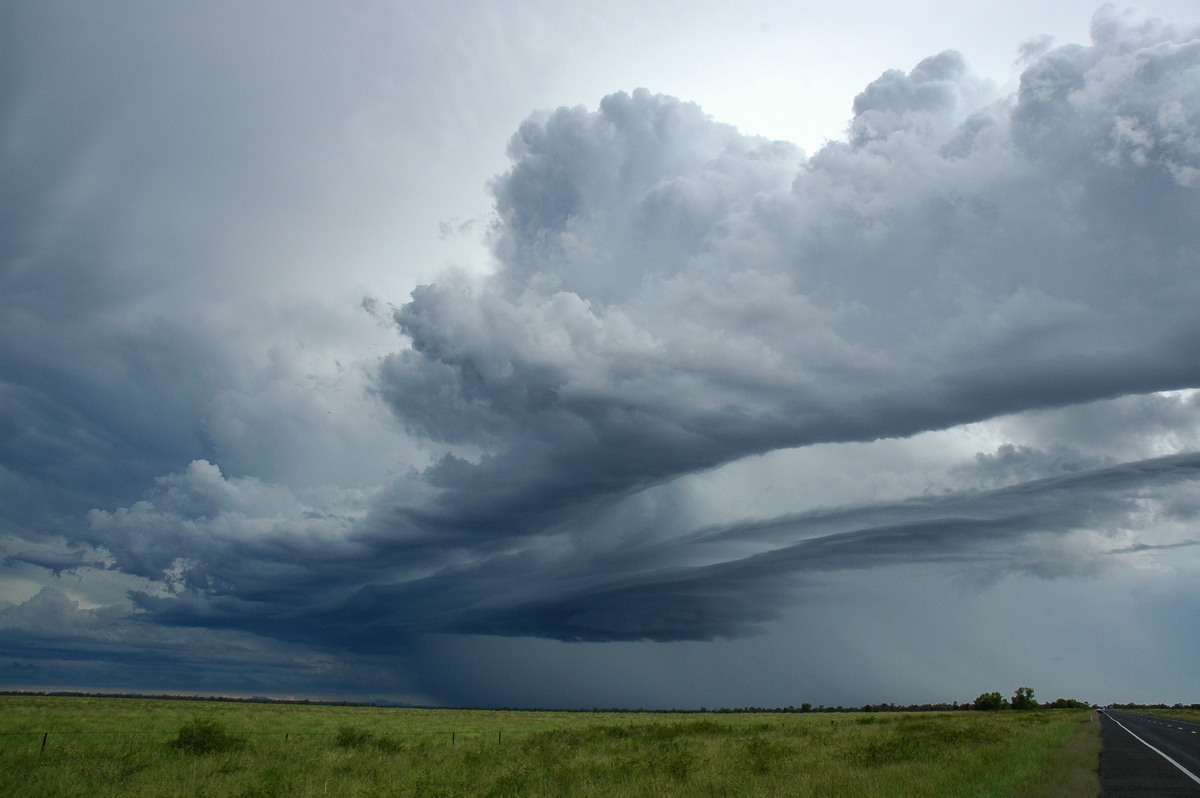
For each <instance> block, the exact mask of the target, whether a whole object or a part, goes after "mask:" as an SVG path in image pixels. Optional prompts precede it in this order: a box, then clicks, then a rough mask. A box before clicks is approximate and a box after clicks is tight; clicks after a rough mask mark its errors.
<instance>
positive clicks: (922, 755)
mask: <svg viewBox="0 0 1200 798" xmlns="http://www.w3.org/2000/svg"><path fill="white" fill-rule="evenodd" d="M1091 716H1092V713H1091V712H1090V711H1087V710H1047V711H1039V712H1000V713H976V712H958V713H886V714H885V713H880V714H825V713H813V714H740V713H739V714H707V715H688V714H650V713H632V714H622V713H562V712H504V711H469V710H423V709H392V708H372V707H325V706H306V705H285V704H238V703H217V702H190V701H168V700H151V699H115V698H112V699H103V698H73V697H32V696H0V794H3V795H6V796H60V795H61V796H67V795H88V796H93V795H94V796H127V795H128V796H143V795H144V796H243V798H251V797H254V796H320V795H340V796H345V795H358V796H376V795H378V796H384V795H387V796H409V795H411V796H497V797H499V796H561V795H574V796H626V795H633V796H640V795H645V796H650V795H654V796H672V795H680V796H683V795H688V796H693V795H703V796H785V795H807V796H889V798H890V797H892V796H947V795H949V796H981V797H982V796H996V798H1000V797H1001V796H1054V795H1061V796H1066V795H1071V796H1076V795H1095V794H1096V791H1095V790H1092V791H1091V792H1088V791H1087V790H1088V789H1091V788H1090V787H1088V786H1087V785H1089V784H1091V783H1094V781H1095V765H1096V761H1095V755H1096V752H1097V751H1098V748H1095V747H1089V745H1091V741H1092V740H1095V739H1097V733H1096V724H1095V722H1094V720H1093V719H1092V717H1091ZM47 731H48V732H50V734H49V736H48V737H47V738H46V747H45V750H44V751H42V749H41V745H42V739H43V737H42V735H43V733H44V732H47ZM68 732H73V733H68ZM114 732H120V733H114ZM1080 774H1082V781H1080V780H1072V779H1073V777H1074V776H1079V775H1080ZM1089 779H1090V781H1089ZM1081 785H1083V786H1081Z"/></svg>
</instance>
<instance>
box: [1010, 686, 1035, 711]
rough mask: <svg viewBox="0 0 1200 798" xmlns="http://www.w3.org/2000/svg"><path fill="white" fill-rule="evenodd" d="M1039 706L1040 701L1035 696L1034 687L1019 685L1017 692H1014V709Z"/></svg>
mask: <svg viewBox="0 0 1200 798" xmlns="http://www.w3.org/2000/svg"><path fill="white" fill-rule="evenodd" d="M1037 706H1038V702H1037V701H1035V700H1034V698H1033V688H1032V687H1018V688H1017V692H1015V693H1013V697H1012V708H1013V709H1037Z"/></svg>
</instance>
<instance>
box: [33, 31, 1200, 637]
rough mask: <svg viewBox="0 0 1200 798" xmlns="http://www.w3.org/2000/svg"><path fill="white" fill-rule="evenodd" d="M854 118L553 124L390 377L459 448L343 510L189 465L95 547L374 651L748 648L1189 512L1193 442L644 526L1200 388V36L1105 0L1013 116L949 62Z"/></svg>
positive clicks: (397, 318) (598, 116)
mask: <svg viewBox="0 0 1200 798" xmlns="http://www.w3.org/2000/svg"><path fill="white" fill-rule="evenodd" d="M854 110H855V117H854V119H853V120H852V121H851V122H850V125H849V129H848V136H847V138H846V140H845V141H842V142H834V143H830V144H828V145H827V146H825V147H824V148H822V149H821V150H820V151H818V152H817V153H815V154H813V155H812V156H811V157H806V156H805V155H804V154H803V153H801V152H800V151H799V150H798V149H797V148H795V147H793V146H791V145H789V144H787V143H783V142H772V141H767V140H763V139H760V138H756V137H753V136H746V135H743V134H742V133H740V132H738V131H737V130H736V129H734V128H732V127H730V126H728V125H723V124H720V123H718V122H716V121H714V120H712V119H710V118H709V117H707V116H706V115H705V114H704V113H703V112H702V111H701V110H700V109H699V108H698V107H696V106H694V105H692V104H689V103H686V102H682V101H680V100H677V99H674V98H671V97H666V96H661V95H654V94H651V93H650V92H647V91H643V90H638V91H635V92H633V93H632V94H625V93H618V94H613V95H610V96H609V97H606V98H605V99H603V100H602V101H601V103H600V106H599V108H598V109H597V110H595V111H589V110H586V109H583V108H562V109H558V110H556V111H553V112H550V113H545V114H538V115H535V116H533V117H531V118H530V119H528V120H527V121H526V122H525V123H523V124H522V125H521V127H520V129H519V130H518V131H517V133H516V135H515V136H514V137H513V139H512V141H511V143H510V146H509V151H510V155H511V158H512V167H511V169H510V170H509V171H508V172H506V173H505V174H503V175H501V176H499V177H498V178H496V180H495V181H494V183H493V185H492V189H493V193H494V195H495V210H496V214H495V220H494V227H493V229H492V232H491V235H492V242H493V248H494V253H495V259H496V271H495V273H494V274H493V275H491V276H489V277H487V278H471V277H468V276H465V275H461V274H453V273H449V274H447V275H445V276H444V277H443V278H442V279H439V280H438V281H437V282H435V283H433V284H430V285H425V286H422V287H420V288H418V289H417V290H415V291H414V292H413V293H412V295H411V298H410V300H409V301H408V302H407V303H405V304H403V305H402V306H401V307H399V308H397V309H396V310H395V312H394V315H393V321H394V323H395V325H396V328H397V330H398V332H399V333H400V334H401V336H402V338H403V341H404V345H403V347H402V348H400V350H399V351H397V352H395V353H394V354H391V355H389V356H387V357H384V358H383V359H382V360H381V361H380V362H379V364H378V368H377V370H376V372H375V374H374V383H373V389H374V392H375V393H376V395H377V396H378V397H379V398H380V399H381V400H382V401H383V402H384V403H385V404H386V405H387V406H388V407H389V408H390V410H391V411H392V414H393V415H394V417H395V419H396V420H398V421H399V422H400V423H401V424H402V425H403V426H404V427H405V428H406V430H407V431H408V433H409V434H410V435H411V436H413V437H414V438H417V439H420V441H422V442H423V443H425V444H427V445H428V446H430V447H431V449H432V450H436V451H437V452H439V454H440V455H441V456H440V459H438V460H437V462H436V463H434V464H433V465H431V466H429V467H428V468H425V469H424V470H421V471H419V472H414V473H413V474H411V475H409V476H408V477H404V478H398V479H397V481H396V483H395V484H394V485H392V486H390V487H389V488H386V489H382V490H380V491H379V492H377V493H375V494H370V495H366V494H363V495H355V496H350V495H340V496H338V497H334V498H333V499H329V500H326V501H324V502H320V501H317V500H316V499H312V498H308V497H300V496H297V495H295V494H294V493H289V492H287V491H285V490H283V489H277V488H276V487H275V486H271V485H268V484H264V483H260V482H257V481H255V480H251V479H246V478H237V479H231V478H228V477H226V476H224V475H223V474H221V473H220V470H219V469H218V468H216V466H214V465H213V464H210V463H209V462H207V461H199V460H198V461H196V462H195V463H193V465H192V466H190V467H188V468H186V469H185V470H183V471H181V472H179V473H176V474H174V475H172V476H170V477H164V478H161V479H160V481H159V483H158V488H157V489H156V490H155V491H153V492H152V493H151V494H150V495H149V496H148V497H147V499H146V500H145V501H144V502H142V503H140V504H135V505H132V506H130V507H128V508H125V509H122V510H118V511H111V512H109V511H97V512H94V513H93V514H92V515H91V516H90V519H89V525H88V527H87V529H86V530H84V531H83V532H82V533H81V534H80V538H81V539H82V540H84V541H85V542H87V543H88V544H90V545H92V546H94V547H97V548H106V549H107V550H108V551H110V552H111V553H112V555H113V558H114V559H113V562H114V566H113V567H115V568H118V569H121V570H124V571H127V572H128V573H131V574H136V575H138V576H140V577H143V578H147V579H154V580H158V581H161V582H164V583H165V584H167V585H168V588H169V589H164V590H162V591H159V592H158V593H150V592H143V593H139V594H137V596H136V601H137V604H138V606H139V607H140V609H141V610H143V611H144V612H145V613H146V616H145V617H147V618H151V619H157V620H159V621H160V622H162V623H166V624H175V625H189V624H190V625H196V626H224V627H229V628H236V629H240V630H245V631H251V632H255V633H259V634H264V635H269V636H274V637H277V638H283V639H288V640H297V641H306V642H318V643H321V644H325V645H336V646H341V647H346V648H351V649H354V650H361V651H374V652H378V651H384V650H387V651H400V650H403V649H404V647H405V646H406V645H407V642H408V641H409V640H410V639H411V636H412V635H418V634H423V633H430V632H435V633H436V632H450V633H464V634H477V633H486V634H493V635H532V636H543V637H551V638H557V639H566V640H621V639H652V640H684V639H708V638H711V637H713V636H718V635H730V636H731V635H739V634H746V633H749V632H751V631H753V630H754V629H755V628H757V625H758V624H761V623H762V622H764V621H767V620H769V619H770V618H772V617H774V616H775V615H776V613H777V612H778V611H779V609H780V608H781V607H783V606H785V605H786V603H787V602H788V601H789V600H790V598H789V597H790V596H791V592H790V585H791V584H792V582H793V580H795V579H800V578H804V577H812V576H813V575H814V574H819V573H827V572H829V571H832V570H837V569H844V568H865V567H875V566H879V565H886V564H890V563H896V562H922V563H927V562H951V563H965V562H968V561H974V562H978V563H984V564H987V565H989V566H994V567H996V568H1002V569H1004V568H1007V569H1012V570H1035V571H1036V570H1037V569H1036V568H1034V566H1032V565H1030V563H1029V562H1027V561H1025V560H1023V559H1022V558H1021V556H1020V554H1019V552H1020V551H1021V550H1022V547H1025V548H1029V547H1031V546H1032V547H1034V548H1036V547H1037V546H1038V545H1042V544H1041V543H1038V541H1041V540H1043V538H1044V536H1047V535H1049V536H1055V535H1058V536H1064V535H1068V534H1070V533H1073V532H1078V531H1081V530H1092V531H1095V530H1098V529H1099V530H1106V529H1109V528H1110V527H1111V528H1116V527H1122V526H1130V525H1134V526H1136V523H1140V521H1139V520H1138V519H1139V518H1141V517H1142V516H1139V515H1138V513H1139V512H1141V511H1142V510H1144V509H1145V507H1146V506H1148V505H1152V508H1151V509H1152V510H1153V512H1154V513H1157V514H1158V515H1160V516H1163V517H1166V516H1171V514H1172V513H1174V514H1175V516H1177V517H1180V518H1182V517H1191V516H1188V512H1189V511H1187V510H1186V508H1183V509H1181V507H1182V505H1179V504H1178V503H1172V501H1171V500H1170V499H1169V497H1167V496H1166V495H1165V494H1164V493H1163V491H1168V490H1172V489H1176V488H1178V487H1179V486H1180V485H1189V484H1192V483H1193V482H1194V480H1195V479H1196V475H1197V463H1196V456H1195V455H1194V454H1181V455H1176V456H1174V457H1168V458H1165V459H1164V458H1158V459H1147V460H1143V461H1140V462H1137V463H1131V464H1125V465H1121V464H1119V463H1117V464H1112V463H1106V464H1102V463H1097V462H1089V463H1087V464H1086V465H1084V466H1081V467H1079V468H1078V469H1077V473H1073V474H1070V475H1062V474H1060V475H1058V476H1056V477H1054V478H1053V479H1051V480H1049V481H1041V482H1036V481H1029V482H1027V483H1024V484H1023V485H1018V486H1015V487H1014V486H1011V485H1005V486H1003V487H994V488H993V489H991V490H986V491H981V492H962V493H956V494H954V495H950V496H945V497H941V498H938V499H936V500H934V499H923V500H913V501H910V502H900V503H876V504H872V505H870V506H862V507H852V508H843V509H842V510H837V511H832V510H831V511H827V512H823V513H810V514H800V515H791V516H786V517H782V518H770V519H757V520H755V519H752V520H751V521H748V522H746V523H744V524H736V525H726V526H722V527H719V528H709V527H703V528H701V529H699V530H697V529H695V528H687V527H686V524H685V523H684V522H680V525H681V526H683V527H685V528H676V527H671V528H667V527H668V526H669V525H664V524H662V523H660V522H661V518H660V517H658V516H653V514H650V515H647V516H644V517H643V516H639V515H638V513H637V512H635V509H631V508H633V507H634V505H635V504H636V499H637V497H638V496H639V495H641V494H643V493H645V492H646V491H647V489H649V488H652V487H654V486H662V485H664V484H667V483H669V482H671V481H672V480H677V479H680V478H683V477H687V476H689V475H693V474H697V473H699V472H702V471H704V470H705V469H710V468H713V467H716V466H720V465H722V464H725V463H729V462H731V461H734V460H737V459H739V458H743V457H746V456H748V455H753V454H759V453H764V452H769V451H772V450H776V449H781V448H785V447H799V446H806V445H810V444H818V443H841V442H851V441H872V440H877V439H880V438H887V437H900V436H909V435H913V434H916V433H920V432H924V431H929V430H939V429H945V428H948V427H951V426H954V425H958V424H963V423H966V422H971V421H978V420H983V419H989V418H993V417H996V416H998V415H1001V414H1008V413H1018V412H1022V411H1029V410H1037V409H1044V408H1055V407H1065V406H1069V405H1074V404H1078V403H1083V402H1090V401H1094V400H1100V399H1108V398H1113V397H1120V396H1123V395H1127V394H1134V393H1147V392H1153V391H1166V390H1172V389H1179V388H1186V387H1193V386H1197V385H1200V316H1198V315H1197V314H1196V312H1195V309H1196V307H1197V306H1198V304H1200V270H1198V269H1197V268H1196V266H1197V262H1196V254H1195V253H1196V252H1198V251H1200V224H1197V222H1198V221H1200V28H1185V27H1178V26H1171V25H1168V24H1165V23H1161V22H1157V21H1154V20H1133V21H1131V20H1130V19H1129V18H1127V17H1125V16H1123V15H1122V14H1120V13H1118V12H1116V11H1114V10H1112V9H1107V8H1106V9H1103V10H1101V11H1100V12H1099V13H1098V14H1097V16H1096V17H1095V19H1094V21H1093V41H1092V44H1091V45H1090V46H1069V47H1062V48H1057V49H1049V50H1046V51H1045V52H1041V53H1040V55H1037V56H1036V57H1034V58H1033V60H1032V61H1031V62H1030V63H1029V65H1028V67H1027V68H1026V70H1025V72H1024V73H1023V75H1022V78H1021V84H1020V89H1019V90H1018V91H1017V92H1016V93H1015V94H1014V95H1012V96H1007V97H1006V96H998V94H997V93H996V89H995V87H994V86H992V85H991V84H989V83H988V82H987V81H984V80H981V79H979V78H978V77H976V76H974V75H972V74H971V72H970V70H969V69H968V67H967V66H966V63H965V61H964V59H963V58H962V57H961V56H959V55H958V54H956V53H951V52H947V53H942V54H940V55H936V56H934V57H931V58H929V59H927V60H925V61H923V62H921V63H920V64H918V65H917V66H916V67H915V68H914V69H913V70H911V71H910V72H907V73H904V72H900V71H890V72H888V73H885V74H884V75H883V76H881V77H880V78H879V79H878V80H877V81H875V82H874V83H872V84H871V85H870V86H868V87H867V88H866V90H865V91H864V92H863V93H862V94H861V95H860V96H859V97H858V98H857V99H856V100H855V103H854ZM1014 451H1015V450H1014ZM1010 459H1011V458H1010ZM1031 459H1032V458H1029V457H1027V458H1026V460H1027V461H1029V460H1031ZM1047 459H1050V458H1047ZM984 465H987V464H986V463H985V464H984ZM1026 465H1028V462H1026V463H1023V464H1022V466H1023V467H1024V466H1026ZM1014 468H1016V467H1015V466H1014ZM993 470H995V469H993ZM1010 470H1011V469H1010ZM1006 473H1007V472H1006ZM1013 473H1016V471H1013ZM1147 503H1148V505H1147ZM1175 516H1173V517H1175ZM701 526H702V525H701ZM1119 544H1120V545H1117V544H1112V545H1107V547H1100V548H1095V547H1093V549H1094V551H1092V550H1089V551H1091V554H1095V552H1096V551H1100V552H1103V551H1111V550H1117V549H1119V548H1120V547H1121V546H1126V547H1128V546H1132V545H1135V544H1134V543H1133V542H1131V541H1128V540H1125V539H1121V540H1120V541H1119ZM747 547H749V548H750V550H749V551H748V550H747ZM1043 553H1045V552H1043ZM1085 553H1086V552H1085ZM1091 554H1089V555H1088V556H1089V557H1090V556H1091ZM1096 556H1097V557H1098V556H1099V555H1096ZM1084 559H1085V560H1086V559H1087V558H1084ZM1092 559H1093V560H1094V559H1095V558H1094V557H1093V558H1092ZM55 562H58V561H57V560H56V561H55ZM63 562H65V563H68V564H69V562H73V561H66V560H64V561H63ZM1042 562H1043V566H1041V571H1040V572H1039V573H1041V574H1042V575H1056V574H1059V573H1063V574H1067V573H1071V572H1072V571H1071V568H1070V567H1067V566H1064V565H1062V563H1061V562H1059V561H1058V560H1055V559H1054V557H1051V556H1049V555H1047V556H1046V557H1044V558H1043V560H1042Z"/></svg>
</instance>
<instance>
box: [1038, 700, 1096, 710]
mask: <svg viewBox="0 0 1200 798" xmlns="http://www.w3.org/2000/svg"><path fill="white" fill-rule="evenodd" d="M1042 706H1043V707H1046V708H1048V709H1082V708H1083V707H1087V706H1091V705H1090V704H1088V703H1086V702H1084V701H1077V700H1076V699H1074V698H1056V699H1054V700H1053V701H1051V702H1050V703H1049V704H1043V705H1042Z"/></svg>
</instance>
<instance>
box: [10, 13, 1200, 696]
mask: <svg viewBox="0 0 1200 798" xmlns="http://www.w3.org/2000/svg"><path fill="white" fill-rule="evenodd" d="M1044 5H1045V4H1027V3H1017V4H1012V3H1008V4H1003V5H1002V6H996V5H989V4H982V3H976V4H965V5H964V4H949V3H944V2H927V3H923V4H919V5H918V6H915V7H914V6H911V5H909V6H905V7H903V8H902V9H901V8H897V9H895V10H884V11H880V10H879V9H878V8H875V7H872V5H871V4H857V5H856V4H853V3H851V4H839V5H838V6H836V8H835V7H833V6H827V5H820V4H805V3H800V4H795V5H794V6H792V7H789V8H787V9H781V8H779V7H778V4H777V3H765V2H764V3H749V4H741V5H740V6H738V8H737V9H736V10H734V9H732V8H731V7H728V6H727V4H717V3H701V4H696V3H687V4H684V3H674V2H665V3H659V4H646V3H624V2H620V1H619V0H618V2H604V3H598V2H595V3H594V2H585V3H573V4H567V5H566V7H563V6H564V4H561V3H549V2H539V1H537V0H525V1H524V2H520V3H504V4H500V3H486V2H470V3H468V2H464V3H449V4H448V3H444V2H443V3H432V2H430V3H425V2H414V3H402V4H401V3H396V4H386V3H385V4H367V3H362V4H341V5H337V6H331V5H329V4H321V3H291V2H287V3H284V2H279V3H271V2H268V3H256V4H252V5H246V4H240V3H190V2H185V3H171V4H162V3H151V2H112V3H105V4H94V3H72V2H62V3H58V2H11V3H7V4H5V6H4V8H3V9H2V10H0V145H2V148H0V175H2V183H3V191H2V192H0V686H3V687H6V688H28V689H48V688H72V689H109V690H131V689H133V690H145V691H159V690H171V691H183V692H189V693H193V692H198V693H216V692H224V693H238V694H270V695H278V696H287V695H296V696H324V697H354V698H362V699H392V700H407V701H414V702H419V703H428V704H461V705H476V704H478V705H497V706H499V705H507V706H586V707H590V706H628V707H652V708H661V707H681V708H682V707H699V706H709V707H717V706H749V705H757V706H786V705H789V704H790V705H798V704H800V703H802V702H805V701H808V702H811V703H813V704H826V705H836V704H844V705H857V704H863V703H877V702H881V701H887V702H896V703H918V702H927V701H943V700H945V701H951V700H959V701H965V700H970V699H971V698H973V697H974V696H975V695H977V694H978V693H980V692H983V691H990V690H1002V691H1011V690H1012V689H1014V688H1015V687H1016V686H1017V685H1026V684H1028V685H1033V686H1034V688H1035V690H1036V691H1037V694H1038V696H1039V697H1042V698H1054V697H1057V696H1071V697H1077V698H1082V699H1087V700H1093V701H1130V700H1132V701H1168V702H1175V701H1196V700H1200V695H1198V693H1200V682H1198V681H1197V677H1196V672H1195V668H1194V667H1193V664H1194V663H1195V662H1196V660H1197V657H1198V655H1200V592H1198V591H1197V590H1196V589H1195V587H1194V585H1195V584H1197V583H1198V579H1200V531H1198V529H1197V523H1198V519H1200V314H1198V313H1197V311H1196V308H1197V307H1200V255H1198V254H1197V253H1200V22H1197V21H1196V20H1195V18H1194V16H1195V15H1194V14H1192V12H1191V9H1190V3H1181V2H1174V1H1173V0H1164V2H1159V3H1154V4H1151V5H1150V6H1148V7H1147V8H1145V9H1143V10H1135V9H1127V8H1123V7H1115V6H1104V7H1101V8H1096V7H1095V6H1094V5H1093V4H1084V3H1074V2H1072V3H1056V4H1052V5H1053V8H1044V7H1043V6H1044ZM1189 14H1192V18H1189Z"/></svg>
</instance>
